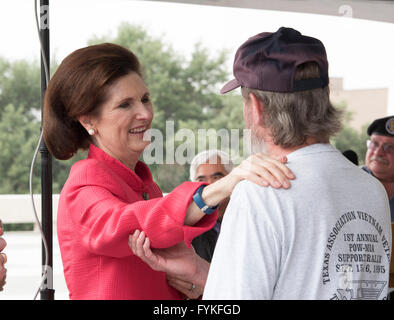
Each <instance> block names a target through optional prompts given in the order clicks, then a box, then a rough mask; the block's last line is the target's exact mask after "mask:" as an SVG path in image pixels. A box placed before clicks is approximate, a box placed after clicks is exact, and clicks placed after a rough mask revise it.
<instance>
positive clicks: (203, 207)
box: [193, 184, 219, 214]
mask: <svg viewBox="0 0 394 320" xmlns="http://www.w3.org/2000/svg"><path fill="white" fill-rule="evenodd" d="M206 186H207V185H206V184H203V185H202V186H200V187H199V188H198V189H197V190H196V192H195V193H194V195H193V201H194V202H195V204H196V205H197V207H199V208H200V210H201V211H202V212H204V213H205V214H212V213H214V212H215V211H216V209H217V208H218V207H219V205H216V206H214V207H210V206H208V205H207V204H206V203H205V202H204V200H203V199H202V197H201V194H202V191H203V189H204V188H205V187H206Z"/></svg>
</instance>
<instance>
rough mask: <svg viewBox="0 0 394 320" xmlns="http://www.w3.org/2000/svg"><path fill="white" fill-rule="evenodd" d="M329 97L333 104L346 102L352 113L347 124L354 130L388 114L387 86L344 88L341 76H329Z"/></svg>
mask: <svg viewBox="0 0 394 320" xmlns="http://www.w3.org/2000/svg"><path fill="white" fill-rule="evenodd" d="M330 99H331V102H332V103H333V104H338V103H339V104H340V103H343V102H344V103H346V106H347V107H346V109H347V110H348V111H350V112H352V115H353V119H352V120H351V121H350V123H349V125H350V126H351V127H352V128H354V129H356V130H360V129H361V127H362V126H363V125H364V124H369V123H371V122H372V121H373V120H375V119H377V118H383V117H385V116H387V115H388V114H387V108H388V89H387V88H378V89H360V90H344V89H343V79H342V78H330Z"/></svg>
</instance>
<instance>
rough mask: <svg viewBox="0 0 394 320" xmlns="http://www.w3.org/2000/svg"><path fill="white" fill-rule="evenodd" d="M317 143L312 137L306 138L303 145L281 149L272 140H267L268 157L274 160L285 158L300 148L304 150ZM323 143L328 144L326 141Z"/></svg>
mask: <svg viewBox="0 0 394 320" xmlns="http://www.w3.org/2000/svg"><path fill="white" fill-rule="evenodd" d="M316 143H319V141H317V139H316V138H314V137H307V139H306V141H305V143H304V144H302V145H299V146H296V147H291V148H282V147H281V146H278V145H275V144H274V143H273V142H272V140H268V141H267V144H268V150H269V156H270V157H273V158H275V159H280V158H282V157H283V156H287V155H288V154H290V153H292V152H294V151H296V150H298V149H301V148H305V147H307V146H310V145H312V144H316ZM325 143H329V142H328V141H327V142H325Z"/></svg>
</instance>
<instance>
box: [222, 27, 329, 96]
mask: <svg viewBox="0 0 394 320" xmlns="http://www.w3.org/2000/svg"><path fill="white" fill-rule="evenodd" d="M306 62H316V63H317V65H318V66H319V70H320V77H319V78H312V79H304V80H294V75H295V71H296V69H297V67H298V66H299V65H301V64H303V63H306ZM233 73H234V77H235V79H233V80H231V81H229V82H228V83H226V85H225V86H224V87H223V88H222V90H220V92H221V93H226V92H229V91H231V90H234V89H235V88H238V87H240V86H243V87H247V88H250V89H257V90H261V91H272V92H296V91H304V90H311V89H316V88H324V87H325V86H327V85H328V83H329V79H328V61H327V55H326V49H325V48H324V45H323V43H322V42H321V41H320V40H318V39H316V38H312V37H308V36H304V35H302V34H301V33H300V32H299V31H297V30H295V29H292V28H285V27H281V28H279V29H278V31H276V32H273V33H272V32H263V33H259V34H257V35H255V36H253V37H251V38H249V39H248V40H247V41H246V42H245V43H244V44H242V45H241V46H240V47H239V48H238V50H237V52H236V54H235V59H234V66H233Z"/></svg>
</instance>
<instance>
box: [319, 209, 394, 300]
mask: <svg viewBox="0 0 394 320" xmlns="http://www.w3.org/2000/svg"><path fill="white" fill-rule="evenodd" d="M389 265H390V245H389V241H388V239H387V237H386V236H385V234H384V232H383V227H382V225H381V224H380V223H379V222H378V221H377V220H376V219H375V218H374V217H373V216H372V215H370V214H368V213H366V212H362V211H356V210H354V211H349V212H346V213H345V214H343V215H341V217H340V218H339V219H338V220H337V221H336V223H335V225H334V226H333V228H332V229H331V232H330V233H329V237H328V239H327V242H326V251H325V254H324V260H323V269H322V284H323V286H327V287H328V288H330V290H333V289H334V292H333V294H332V296H331V299H336V300H344V299H346V300H352V299H357V300H370V299H385V298H386V295H385V294H384V292H385V291H384V289H385V288H386V289H387V280H388V276H387V273H388V272H389Z"/></svg>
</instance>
